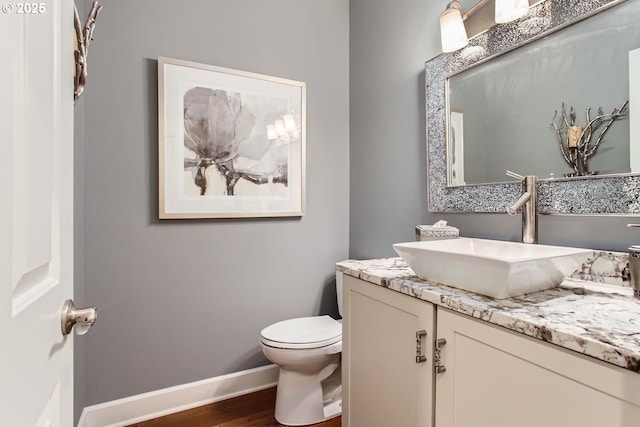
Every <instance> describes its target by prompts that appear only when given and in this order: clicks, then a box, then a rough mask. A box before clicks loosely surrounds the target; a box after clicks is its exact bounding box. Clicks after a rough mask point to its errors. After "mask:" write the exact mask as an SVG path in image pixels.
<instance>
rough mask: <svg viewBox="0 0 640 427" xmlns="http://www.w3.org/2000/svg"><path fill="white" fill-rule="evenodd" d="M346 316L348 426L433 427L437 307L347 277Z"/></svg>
mask: <svg viewBox="0 0 640 427" xmlns="http://www.w3.org/2000/svg"><path fill="white" fill-rule="evenodd" d="M343 315H344V317H343V321H342V328H343V332H342V337H343V348H342V366H343V370H342V384H343V408H342V425H343V426H350V427H378V426H379V427H390V426H406V427H409V426H420V427H423V426H432V425H433V379H434V374H433V372H434V371H433V358H432V354H433V341H434V332H435V310H434V307H433V305H431V304H429V303H426V302H424V301H420V300H418V299H415V298H412V297H409V296H407V295H402V294H400V293H398V292H395V291H392V290H389V289H386V288H383V287H380V286H376V285H372V284H371V283H367V282H364V281H362V280H360V279H356V278H354V277H351V276H347V275H345V276H344V288H343ZM417 353H418V354H417ZM421 355H425V356H426V360H425V359H421V357H420V356H421Z"/></svg>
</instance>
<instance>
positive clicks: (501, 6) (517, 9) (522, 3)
mask: <svg viewBox="0 0 640 427" xmlns="http://www.w3.org/2000/svg"><path fill="white" fill-rule="evenodd" d="M495 1H496V11H495V12H496V18H495V20H496V23H497V24H505V23H507V22H511V21H515V20H516V19H518V18H522V17H523V16H525V15H526V14H527V13H529V0H495Z"/></svg>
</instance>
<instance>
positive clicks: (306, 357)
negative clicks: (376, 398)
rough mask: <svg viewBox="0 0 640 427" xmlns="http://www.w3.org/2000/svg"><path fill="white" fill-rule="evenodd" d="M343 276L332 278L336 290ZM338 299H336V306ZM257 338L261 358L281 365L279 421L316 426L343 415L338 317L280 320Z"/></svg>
mask: <svg viewBox="0 0 640 427" xmlns="http://www.w3.org/2000/svg"><path fill="white" fill-rule="evenodd" d="M341 279H342V277H340V278H339V279H338V278H337V280H336V282H340V283H337V286H338V288H339V289H341V287H342V286H341V285H342V280H341ZM338 295H340V294H338ZM340 302H341V298H340V297H339V299H338V305H339V308H340ZM339 311H340V310H339ZM260 336H261V340H260V341H261V345H262V352H263V353H264V355H265V357H266V358H267V359H269V360H270V361H271V362H272V363H273V364H275V365H278V366H279V367H280V375H279V377H278V390H277V392H276V409H275V418H276V420H277V421H278V422H279V423H280V424H284V425H288V426H304V425H309V424H316V423H319V422H322V421H326V420H328V419H331V418H334V417H337V416H338V415H340V414H341V413H342V376H341V362H340V360H341V353H342V324H341V323H340V322H339V321H338V320H335V319H333V318H331V317H329V316H315V317H300V318H296V319H289V320H283V321H281V322H278V323H274V324H273V325H271V326H268V327H266V328H264V329H263V330H262V332H261V333H260Z"/></svg>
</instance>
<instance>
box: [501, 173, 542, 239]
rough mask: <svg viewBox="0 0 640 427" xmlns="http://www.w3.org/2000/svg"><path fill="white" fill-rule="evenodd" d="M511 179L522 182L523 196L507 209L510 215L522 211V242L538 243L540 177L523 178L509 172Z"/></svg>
mask: <svg viewBox="0 0 640 427" xmlns="http://www.w3.org/2000/svg"><path fill="white" fill-rule="evenodd" d="M507 175H509V176H510V177H513V178H516V179H521V180H522V195H521V196H520V198H519V199H518V200H516V202H515V203H514V204H513V205H511V206H509V207H507V213H509V215H515V214H516V213H517V212H518V210H520V211H522V242H523V243H538V187H537V184H538V177H537V176H534V175H529V176H521V175H518V174H516V173H513V172H511V171H507Z"/></svg>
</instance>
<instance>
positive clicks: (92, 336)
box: [76, 0, 349, 406]
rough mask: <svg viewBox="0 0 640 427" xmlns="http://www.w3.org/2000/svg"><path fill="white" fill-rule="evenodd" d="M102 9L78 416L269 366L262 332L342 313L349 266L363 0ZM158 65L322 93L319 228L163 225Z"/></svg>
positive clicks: (314, 114) (313, 131)
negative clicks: (338, 282)
mask: <svg viewBox="0 0 640 427" xmlns="http://www.w3.org/2000/svg"><path fill="white" fill-rule="evenodd" d="M101 3H103V4H104V10H103V11H102V13H101V14H100V16H99V18H98V23H97V26H96V30H95V34H94V37H95V40H94V41H93V43H92V44H91V47H90V53H89V79H88V87H87V90H86V92H85V95H84V99H83V100H82V102H83V104H82V105H81V106H78V107H77V108H79V109H81V111H80V112H79V113H78V112H77V114H79V115H77V116H76V117H82V118H83V123H81V124H79V127H80V130H79V131H78V134H77V137H78V139H79V141H78V150H77V156H78V162H77V165H76V166H77V168H78V170H79V174H77V175H78V177H79V179H80V180H81V182H79V183H78V189H77V193H78V194H77V195H76V202H77V209H76V211H77V215H78V216H79V217H78V222H77V224H78V228H80V229H79V230H78V231H77V232H78V234H77V235H78V238H79V239H80V240H81V241H80V242H76V243H77V249H78V248H79V250H81V251H82V253H81V254H78V257H79V258H78V260H79V263H80V265H81V267H79V269H80V270H81V271H79V272H76V277H77V278H78V287H79V289H78V290H77V296H78V297H79V298H80V299H82V301H79V303H81V304H91V305H96V306H97V307H98V321H97V322H96V325H95V326H94V328H93V329H92V330H91V333H89V334H87V335H86V336H84V337H82V338H80V339H77V340H76V343H77V344H78V353H79V356H78V358H77V361H78V366H79V369H78V370H77V372H76V395H77V396H78V399H77V400H78V402H77V404H78V406H84V405H92V404H96V403H100V402H105V401H110V400H113V399H118V398H122V397H125V396H129V395H135V394H139V393H143V392H147V391H151V390H157V389H161V388H164V387H169V386H173V385H177V384H184V383H189V382H191V381H196V380H201V379H205V378H210V377H215V376H219V375H223V374H228V373H232V372H237V371H241V370H244V369H249V368H253V367H257V366H261V365H265V364H267V363H268V361H267V360H266V359H265V358H264V357H263V356H262V352H261V349H260V346H259V334H260V330H261V329H262V328H263V327H265V326H267V325H269V324H270V323H272V322H275V321H278V320H282V319H286V318H291V317H296V316H309V315H317V314H321V313H330V314H335V313H336V308H335V290H334V284H335V276H334V271H335V263H336V262H337V261H340V260H343V259H345V258H347V256H348V238H349V151H348V150H349V109H348V103H349V86H348V83H349V80H348V79H349V74H348V70H349V68H348V66H349V56H348V55H349V44H348V36H349V34H348V25H349V22H348V19H349V3H348V0H306V1H304V2H301V1H296V0H269V1H263V0H233V1H230V0H189V1H186V2H177V1H172V0H137V1H134V2H131V1H127V0H109V1H105V2H101ZM90 4H91V2H90V1H89V0H86V1H85V3H84V5H85V7H86V9H87V10H88V9H89V5H90ZM158 56H167V57H171V58H178V59H183V60H189V61H194V62H200V63H205V64H211V65H216V66H222V67H227V68H233V69H238V70H244V71H250V72H254V73H261V74H267V75H273V76H278V77H282V78H287V79H293V80H299V81H304V82H306V83H307V186H306V195H307V206H306V214H305V216H304V217H302V218H279V219H236V220H232V219H230V220H173V221H168V220H164V221H160V220H158V219H157V216H158V213H157V211H158V209H157V203H158V184H157V176H158V166H157V162H158V159H157V157H158V149H157V146H158V132H157V126H158V123H157V94H156V90H157V74H156V73H157V71H156V70H157V69H156V66H157V64H156V59H157V57H158ZM80 368H81V369H80Z"/></svg>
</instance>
